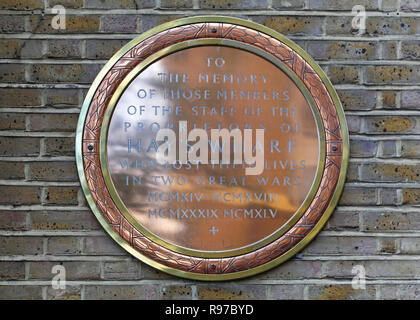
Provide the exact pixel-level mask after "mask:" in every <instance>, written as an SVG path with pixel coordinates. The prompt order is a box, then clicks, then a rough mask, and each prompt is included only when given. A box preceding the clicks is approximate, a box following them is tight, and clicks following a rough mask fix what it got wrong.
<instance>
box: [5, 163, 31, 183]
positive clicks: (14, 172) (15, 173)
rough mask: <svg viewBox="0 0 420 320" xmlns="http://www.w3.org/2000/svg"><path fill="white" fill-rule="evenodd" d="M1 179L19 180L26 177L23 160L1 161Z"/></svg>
mask: <svg viewBox="0 0 420 320" xmlns="http://www.w3.org/2000/svg"><path fill="white" fill-rule="evenodd" d="M0 166H1V170H0V179H4V180H9V179H12V180H17V179H23V178H25V172H24V164H23V163H22V162H3V161H2V162H0Z"/></svg>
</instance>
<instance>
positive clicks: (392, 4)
mask: <svg viewBox="0 0 420 320" xmlns="http://www.w3.org/2000/svg"><path fill="white" fill-rule="evenodd" d="M398 9H399V0H382V2H381V10H382V11H387V12H390V11H397V10H398Z"/></svg>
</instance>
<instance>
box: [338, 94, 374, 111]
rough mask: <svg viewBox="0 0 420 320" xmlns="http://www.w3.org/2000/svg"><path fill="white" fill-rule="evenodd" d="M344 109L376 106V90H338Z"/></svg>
mask: <svg viewBox="0 0 420 320" xmlns="http://www.w3.org/2000/svg"><path fill="white" fill-rule="evenodd" d="M338 95H339V97H340V101H341V104H342V105H343V108H344V110H346V111H347V110H372V109H375V106H376V92H375V91H371V90H339V91H338Z"/></svg>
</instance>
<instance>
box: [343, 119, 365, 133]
mask: <svg viewBox="0 0 420 320" xmlns="http://www.w3.org/2000/svg"><path fill="white" fill-rule="evenodd" d="M346 120H347V127H348V129H349V132H350V133H359V132H360V129H361V128H360V124H361V119H360V117H357V116H346Z"/></svg>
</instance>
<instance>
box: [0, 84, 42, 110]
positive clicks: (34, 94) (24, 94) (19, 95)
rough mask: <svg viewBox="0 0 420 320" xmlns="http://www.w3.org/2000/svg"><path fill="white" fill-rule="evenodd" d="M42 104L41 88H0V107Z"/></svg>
mask: <svg viewBox="0 0 420 320" xmlns="http://www.w3.org/2000/svg"><path fill="white" fill-rule="evenodd" d="M40 105H41V90H38V89H21V88H0V107H30V106H40Z"/></svg>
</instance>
